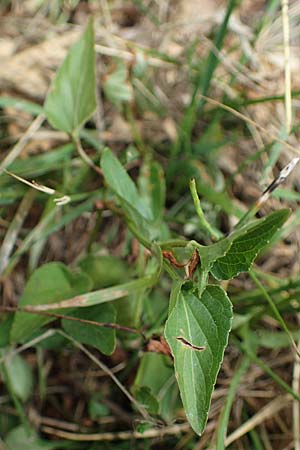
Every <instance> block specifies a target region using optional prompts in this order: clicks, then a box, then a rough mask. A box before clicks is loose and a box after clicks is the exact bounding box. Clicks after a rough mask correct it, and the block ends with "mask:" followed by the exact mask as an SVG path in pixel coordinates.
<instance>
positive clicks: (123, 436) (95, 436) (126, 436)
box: [41, 423, 191, 442]
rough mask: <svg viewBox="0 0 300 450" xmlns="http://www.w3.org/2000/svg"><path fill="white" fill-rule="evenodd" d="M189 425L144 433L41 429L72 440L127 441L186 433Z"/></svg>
mask: <svg viewBox="0 0 300 450" xmlns="http://www.w3.org/2000/svg"><path fill="white" fill-rule="evenodd" d="M190 429H191V428H190V426H189V424H188V423H183V424H180V425H171V426H169V427H165V428H152V429H150V430H146V431H144V433H139V432H138V431H119V432H115V433H91V434H80V433H71V432H68V431H63V430H59V429H57V428H53V427H49V426H42V427H41V431H43V432H44V433H47V434H51V435H53V436H57V437H61V438H64V439H68V440H72V441H81V442H88V441H127V440H131V439H153V438H159V437H163V436H165V435H171V436H173V435H175V434H179V433H186V432H188V431H190Z"/></svg>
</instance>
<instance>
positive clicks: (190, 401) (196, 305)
mask: <svg viewBox="0 0 300 450" xmlns="http://www.w3.org/2000/svg"><path fill="white" fill-rule="evenodd" d="M231 321H232V305H231V302H230V300H229V298H228V297H227V295H226V293H225V292H224V291H223V289H222V288H221V287H220V286H213V285H209V286H207V288H206V289H205V291H204V292H203V294H202V296H201V298H198V297H197V296H196V294H195V293H193V292H192V291H191V290H189V291H186V290H184V289H182V291H181V294H180V296H179V298H178V300H177V302H176V304H175V306H174V308H173V309H172V312H171V314H170V316H169V318H168V320H167V322H166V327H165V337H166V339H167V342H168V344H169V346H170V348H171V351H172V354H173V356H174V364H175V372H176V377H177V381H178V385H179V390H180V394H181V399H182V402H183V406H184V409H185V412H186V416H187V418H188V420H189V422H190V424H191V426H192V428H193V429H194V430H195V432H196V433H198V434H201V433H202V431H203V430H204V427H205V424H206V421H207V415H208V410H209V406H210V400H211V395H212V391H213V388H214V385H215V382H216V378H217V374H218V372H219V369H220V365H221V363H222V360H223V356H224V350H225V347H226V345H227V342H228V334H229V331H230V328H231ZM199 347H204V349H203V350H200V349H199Z"/></svg>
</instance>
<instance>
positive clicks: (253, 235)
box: [211, 209, 290, 280]
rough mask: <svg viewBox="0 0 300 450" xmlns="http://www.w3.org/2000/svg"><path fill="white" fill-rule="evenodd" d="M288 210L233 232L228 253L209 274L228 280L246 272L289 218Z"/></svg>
mask: <svg viewBox="0 0 300 450" xmlns="http://www.w3.org/2000/svg"><path fill="white" fill-rule="evenodd" d="M289 213H290V212H289V210H287V209H281V210H279V211H275V212H273V213H272V214H269V215H268V216H266V217H264V218H263V219H259V220H256V221H254V222H253V223H252V224H251V223H250V224H249V225H247V226H246V227H244V228H241V229H240V230H237V231H236V232H233V233H232V234H231V235H230V236H229V237H228V238H227V239H229V240H231V241H232V244H231V246H230V247H229V249H228V251H227V252H226V253H225V254H224V256H222V257H221V258H218V259H217V260H216V262H215V263H214V265H213V267H212V269H211V273H212V275H213V276H214V277H215V278H217V279H218V280H229V279H230V278H233V277H235V276H237V275H238V274H239V273H240V272H247V271H248V270H249V269H250V267H251V265H252V263H253V261H254V260H255V258H256V256H257V255H258V253H259V252H260V251H261V250H262V249H263V248H264V247H265V246H266V245H267V244H268V243H269V242H270V240H271V238H272V237H273V236H274V234H275V233H276V231H277V230H278V229H279V228H280V227H281V226H282V225H283V224H284V222H285V221H286V220H287V218H288V216H289Z"/></svg>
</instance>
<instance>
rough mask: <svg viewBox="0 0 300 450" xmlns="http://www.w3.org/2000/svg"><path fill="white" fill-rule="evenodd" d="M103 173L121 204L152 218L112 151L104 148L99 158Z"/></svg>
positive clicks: (146, 217)
mask: <svg viewBox="0 0 300 450" xmlns="http://www.w3.org/2000/svg"><path fill="white" fill-rule="evenodd" d="M101 167H102V170H103V175H104V178H105V181H106V182H107V184H108V186H109V187H110V188H111V189H112V191H114V193H115V194H116V195H117V196H118V197H119V199H120V200H121V202H122V205H123V206H124V205H125V206H126V207H127V206H128V207H129V208H134V209H135V210H136V211H138V212H139V214H140V215H141V216H143V217H144V218H145V219H152V214H151V211H150V209H149V207H148V206H147V205H146V204H145V203H144V202H142V200H141V198H140V195H139V193H138V190H137V188H136V185H135V184H134V182H133V181H132V179H131V178H130V176H129V175H128V173H127V172H126V170H125V169H124V167H123V166H122V164H121V163H120V161H119V160H118V158H116V157H115V155H114V154H113V153H112V151H111V150H110V149H108V148H106V149H105V150H104V152H103V155H102V158H101Z"/></svg>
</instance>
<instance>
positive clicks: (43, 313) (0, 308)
mask: <svg viewBox="0 0 300 450" xmlns="http://www.w3.org/2000/svg"><path fill="white" fill-rule="evenodd" d="M0 311H1V312H22V313H23V312H24V313H29V314H37V315H39V316H46V317H53V318H55V319H63V320H73V321H76V322H80V323H86V324H89V325H94V326H96V327H102V328H112V329H115V330H119V331H126V332H127V333H133V334H139V335H141V336H142V337H143V339H145V336H144V334H143V332H142V331H140V330H137V329H135V328H130V327H125V326H123V325H119V324H118V323H106V322H96V321H95V320H89V319H80V318H79V317H73V316H65V315H64V314H57V313H49V312H46V311H36V310H34V309H32V308H31V307H30V306H25V307H23V308H21V307H18V306H0Z"/></svg>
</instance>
